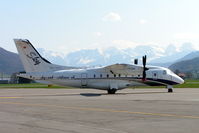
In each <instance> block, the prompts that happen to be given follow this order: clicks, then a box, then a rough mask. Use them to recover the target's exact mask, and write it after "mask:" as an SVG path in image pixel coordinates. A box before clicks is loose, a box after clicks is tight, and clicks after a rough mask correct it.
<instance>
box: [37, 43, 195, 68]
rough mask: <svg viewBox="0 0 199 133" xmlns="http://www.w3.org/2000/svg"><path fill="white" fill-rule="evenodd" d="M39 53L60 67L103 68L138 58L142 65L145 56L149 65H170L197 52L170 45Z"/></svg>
mask: <svg viewBox="0 0 199 133" xmlns="http://www.w3.org/2000/svg"><path fill="white" fill-rule="evenodd" d="M38 51H39V52H40V53H41V55H42V56H43V57H45V58H46V59H48V60H49V61H51V62H53V63H56V64H60V65H69V66H103V65H110V64H114V63H133V60H134V59H136V58H138V59H139V63H140V64H141V57H142V56H143V55H147V59H148V60H147V61H148V63H149V64H159V65H161V64H165V63H166V64H169V63H173V62H175V61H177V60H179V59H180V58H182V57H184V56H186V55H187V54H189V53H191V52H192V51H195V49H194V48H193V46H192V44H191V43H184V44H182V46H181V47H178V48H177V47H175V45H173V44H170V45H168V46H167V47H166V48H165V49H164V48H161V46H153V45H139V46H136V47H135V48H128V49H118V48H116V47H109V48H107V49H104V50H101V49H82V50H78V51H74V52H70V53H68V54H67V55H64V54H63V53H59V52H53V51H46V50H44V49H38ZM163 66H164V65H163Z"/></svg>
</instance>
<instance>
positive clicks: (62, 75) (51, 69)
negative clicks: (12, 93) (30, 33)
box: [14, 39, 184, 94]
mask: <svg viewBox="0 0 199 133" xmlns="http://www.w3.org/2000/svg"><path fill="white" fill-rule="evenodd" d="M14 42H15V44H16V47H17V50H18V53H19V55H20V58H21V61H22V63H23V66H24V69H25V71H26V73H24V74H20V75H19V76H21V77H24V78H28V79H32V80H36V81H38V82H41V83H46V84H57V85H61V86H72V87H81V88H84V87H86V88H95V89H101V90H107V91H108V93H109V94H114V93H115V92H116V91H117V90H120V89H124V88H127V87H132V86H134V87H136V86H162V85H164V86H167V88H168V92H172V91H173V90H172V86H173V85H176V84H182V83H184V80H183V79H181V78H180V77H179V76H177V75H176V74H174V73H173V72H172V71H170V70H169V69H167V68H163V67H157V66H147V67H146V56H144V57H143V66H140V65H131V64H114V65H110V66H106V67H98V68H85V69H82V68H76V67H66V66H60V65H55V64H51V63H50V62H49V61H47V60H46V59H44V58H43V57H42V56H41V55H40V54H39V53H38V52H37V50H36V49H35V48H34V47H33V45H32V44H31V43H30V42H29V41H28V40H25V39H14Z"/></svg>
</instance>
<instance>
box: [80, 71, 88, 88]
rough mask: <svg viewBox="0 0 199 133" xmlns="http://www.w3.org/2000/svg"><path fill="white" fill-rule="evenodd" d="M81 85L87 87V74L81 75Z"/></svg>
mask: <svg viewBox="0 0 199 133" xmlns="http://www.w3.org/2000/svg"><path fill="white" fill-rule="evenodd" d="M81 85H82V87H86V86H87V74H86V73H82V74H81Z"/></svg>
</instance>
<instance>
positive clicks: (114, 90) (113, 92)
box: [107, 88, 117, 94]
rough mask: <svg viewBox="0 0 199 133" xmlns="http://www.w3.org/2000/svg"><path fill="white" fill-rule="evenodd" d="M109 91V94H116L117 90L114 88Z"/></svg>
mask: <svg viewBox="0 0 199 133" xmlns="http://www.w3.org/2000/svg"><path fill="white" fill-rule="evenodd" d="M107 91H108V94H115V92H116V91H117V89H115V88H113V89H108V90H107Z"/></svg>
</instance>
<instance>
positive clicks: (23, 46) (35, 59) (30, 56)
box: [14, 39, 64, 72]
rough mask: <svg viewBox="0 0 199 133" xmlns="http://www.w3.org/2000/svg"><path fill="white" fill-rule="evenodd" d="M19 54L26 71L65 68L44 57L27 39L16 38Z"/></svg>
mask: <svg viewBox="0 0 199 133" xmlns="http://www.w3.org/2000/svg"><path fill="white" fill-rule="evenodd" d="M14 42H15V44H16V47H17V50H18V53H19V56H20V58H21V61H22V63H23V66H24V68H25V71H26V72H46V71H54V70H59V69H63V68H64V67H62V66H58V65H54V64H51V63H50V62H49V61H47V60H46V59H45V58H43V57H42V56H41V55H40V54H39V53H38V52H37V50H36V49H35V48H34V47H33V45H32V44H31V43H30V42H29V41H28V40H26V39H14Z"/></svg>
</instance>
